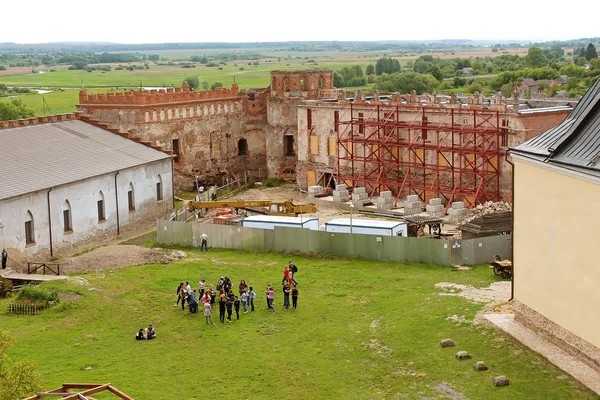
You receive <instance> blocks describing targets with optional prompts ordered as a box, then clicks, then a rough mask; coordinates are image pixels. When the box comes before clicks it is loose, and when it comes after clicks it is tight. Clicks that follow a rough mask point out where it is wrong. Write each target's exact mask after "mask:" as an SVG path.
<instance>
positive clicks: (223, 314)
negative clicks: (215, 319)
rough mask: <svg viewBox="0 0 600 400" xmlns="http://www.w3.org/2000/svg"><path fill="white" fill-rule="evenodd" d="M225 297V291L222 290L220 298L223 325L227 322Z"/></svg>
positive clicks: (220, 314)
mask: <svg viewBox="0 0 600 400" xmlns="http://www.w3.org/2000/svg"><path fill="white" fill-rule="evenodd" d="M226 301H227V300H226V298H225V295H224V294H223V289H221V294H220V296H219V321H221V323H223V322H225V302H226Z"/></svg>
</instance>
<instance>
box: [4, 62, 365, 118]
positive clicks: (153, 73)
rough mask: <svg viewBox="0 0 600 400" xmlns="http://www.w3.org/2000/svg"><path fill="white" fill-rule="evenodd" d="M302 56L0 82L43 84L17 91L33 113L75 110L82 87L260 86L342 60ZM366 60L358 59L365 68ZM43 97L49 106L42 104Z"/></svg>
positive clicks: (62, 71)
mask: <svg viewBox="0 0 600 400" xmlns="http://www.w3.org/2000/svg"><path fill="white" fill-rule="evenodd" d="M307 61H308V60H306V59H290V60H282V61H281V62H278V61H277V60H276V59H269V60H267V61H266V62H263V61H261V62H259V65H248V63H252V62H250V61H238V62H235V63H234V62H229V63H228V64H227V65H221V68H222V70H219V69H218V67H206V66H204V65H202V64H196V68H180V67H178V66H155V65H152V64H150V69H143V70H133V71H129V70H114V69H113V70H112V71H109V72H101V71H93V72H86V71H83V70H77V71H71V70H68V69H67V68H56V69H55V71H54V72H46V73H43V74H26V75H5V76H0V83H3V84H6V85H7V86H17V87H29V88H46V89H51V90H53V92H52V93H45V94H28V95H21V96H19V97H18V98H20V99H21V100H23V102H24V103H25V104H26V105H27V106H28V107H29V108H31V109H32V110H34V112H35V115H51V114H61V113H66V112H74V111H77V109H76V107H75V105H76V104H77V103H78V102H79V97H78V94H79V89H80V88H81V86H82V83H83V86H85V87H86V89H87V90H88V91H89V93H98V92H106V91H108V90H111V89H114V88H119V89H123V88H127V87H140V86H144V87H160V88H162V87H180V86H181V84H182V82H183V80H184V79H185V78H186V77H188V76H196V77H198V80H199V81H200V82H203V81H208V82H209V84H212V83H215V82H221V83H222V84H223V85H224V86H225V87H231V85H232V84H233V83H234V81H235V82H236V83H237V84H238V85H239V86H240V88H241V89H246V88H264V87H267V86H269V83H270V73H271V71H273V70H298V69H317V68H319V69H334V70H336V69H340V68H342V67H343V66H344V65H347V64H345V63H344V62H342V61H336V60H331V61H326V62H318V63H308V62H307ZM369 63H372V62H369V61H360V62H355V63H353V64H360V65H362V66H363V68H365V67H366V66H367V65H368V64H369ZM44 100H45V101H46V104H47V106H49V107H50V108H49V109H48V108H44V103H43V102H44ZM6 101H10V98H2V97H0V102H6Z"/></svg>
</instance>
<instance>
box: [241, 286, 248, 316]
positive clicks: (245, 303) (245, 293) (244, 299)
mask: <svg viewBox="0 0 600 400" xmlns="http://www.w3.org/2000/svg"><path fill="white" fill-rule="evenodd" d="M240 300H241V302H242V307H244V314H248V289H246V290H244V291H243V292H242V295H241V296H240Z"/></svg>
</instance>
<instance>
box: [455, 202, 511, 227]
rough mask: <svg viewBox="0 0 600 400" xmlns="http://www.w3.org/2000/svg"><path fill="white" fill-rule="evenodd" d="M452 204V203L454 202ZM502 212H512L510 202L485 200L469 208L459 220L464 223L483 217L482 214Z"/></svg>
mask: <svg viewBox="0 0 600 400" xmlns="http://www.w3.org/2000/svg"><path fill="white" fill-rule="evenodd" d="M452 204H453V205H454V204H455V203H452ZM504 212H512V204H510V203H505V202H503V201H499V202H493V201H486V202H485V203H484V204H478V205H476V206H475V207H473V208H471V209H470V210H469V212H468V213H467V214H466V216H465V217H464V219H463V220H462V221H461V222H460V224H461V225H463V224H466V223H467V222H471V221H473V220H474V219H477V218H479V217H483V216H484V215H488V214H497V213H504Z"/></svg>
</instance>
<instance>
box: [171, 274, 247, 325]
mask: <svg viewBox="0 0 600 400" xmlns="http://www.w3.org/2000/svg"><path fill="white" fill-rule="evenodd" d="M238 290H239V295H236V294H235V293H234V292H233V283H232V282H231V279H230V278H229V277H226V276H221V278H220V279H219V281H218V282H217V284H216V287H213V285H208V287H206V281H205V280H204V279H202V280H201V281H200V282H198V291H196V289H192V288H191V286H190V283H189V282H185V283H183V282H181V283H180V284H179V286H178V287H177V303H175V306H176V307H177V306H179V303H180V302H181V309H182V310H185V302H186V301H187V303H188V309H189V312H190V313H192V314H196V313H197V312H198V306H199V303H200V302H201V303H202V304H203V308H204V312H203V314H204V317H205V319H206V323H207V324H212V325H214V322H213V320H212V313H213V305H214V304H215V303H217V301H218V304H219V321H220V322H222V323H225V322H226V321H227V322H231V318H232V315H233V311H234V310H235V314H236V319H237V320H239V319H240V306H241V307H243V309H244V314H248V312H249V311H250V310H252V311H254V310H255V308H254V299H255V298H256V293H255V292H254V290H253V288H252V287H251V286H248V285H247V284H246V281H245V280H243V279H242V280H241V281H240V284H239V286H238ZM226 315H227V316H226Z"/></svg>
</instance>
